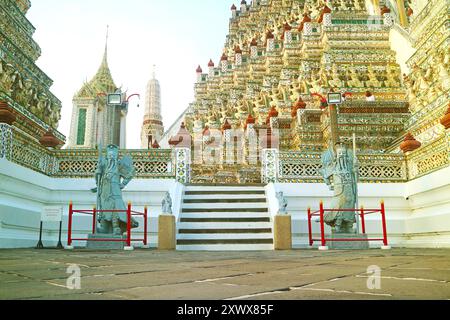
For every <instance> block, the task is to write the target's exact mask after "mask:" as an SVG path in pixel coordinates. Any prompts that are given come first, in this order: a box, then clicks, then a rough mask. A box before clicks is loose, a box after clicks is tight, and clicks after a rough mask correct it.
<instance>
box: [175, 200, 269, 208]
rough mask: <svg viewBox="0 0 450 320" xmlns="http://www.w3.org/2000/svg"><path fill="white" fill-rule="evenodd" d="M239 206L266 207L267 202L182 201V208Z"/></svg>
mask: <svg viewBox="0 0 450 320" xmlns="http://www.w3.org/2000/svg"><path fill="white" fill-rule="evenodd" d="M230 207H231V208H241V209H267V208H268V206H267V203H266V202H265V201H264V202H256V203H252V202H240V203H233V204H229V203H223V202H217V203H183V204H182V207H181V208H182V209H227V208H230Z"/></svg>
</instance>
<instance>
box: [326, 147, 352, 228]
mask: <svg viewBox="0 0 450 320" xmlns="http://www.w3.org/2000/svg"><path fill="white" fill-rule="evenodd" d="M322 166H323V169H322V175H323V178H324V180H325V183H326V184H327V185H328V186H329V187H330V189H331V190H332V191H334V195H333V200H332V206H331V208H332V209H335V210H344V209H355V205H356V199H357V196H358V195H357V191H356V190H357V175H356V173H357V172H358V165H357V164H356V166H355V163H354V156H353V153H352V152H351V151H350V150H348V149H347V147H346V146H345V145H344V144H336V152H334V150H328V151H326V152H325V153H324V154H323V155H322ZM324 221H325V223H326V224H328V225H329V226H331V227H332V228H333V232H336V233H351V232H352V229H353V224H354V223H355V222H356V218H355V212H354V211H352V212H345V211H336V212H326V213H325V216H324Z"/></svg>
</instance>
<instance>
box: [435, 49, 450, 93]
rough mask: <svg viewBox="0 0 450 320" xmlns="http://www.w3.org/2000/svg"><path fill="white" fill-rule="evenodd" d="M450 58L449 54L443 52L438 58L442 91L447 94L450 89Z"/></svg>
mask: <svg viewBox="0 0 450 320" xmlns="http://www.w3.org/2000/svg"><path fill="white" fill-rule="evenodd" d="M448 56H449V55H448V53H444V52H441V53H440V54H439V56H438V58H437V69H438V72H439V77H440V80H441V89H442V91H443V92H446V91H447V90H449V89H450V76H449V74H448V69H449V67H450V65H449V63H448V59H449V58H448Z"/></svg>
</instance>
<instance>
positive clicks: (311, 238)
mask: <svg viewBox="0 0 450 320" xmlns="http://www.w3.org/2000/svg"><path fill="white" fill-rule="evenodd" d="M308 231H309V245H310V246H312V245H313V244H314V242H313V237H312V225H311V208H308Z"/></svg>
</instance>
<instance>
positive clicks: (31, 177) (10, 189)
mask: <svg viewBox="0 0 450 320" xmlns="http://www.w3.org/2000/svg"><path fill="white" fill-rule="evenodd" d="M93 187H95V181H94V179H93V178H92V179H55V178H50V177H47V176H45V175H42V174H39V173H37V172H34V171H32V170H29V169H26V168H23V167H21V166H18V165H16V164H14V163H11V162H9V161H7V160H4V159H0V248H20V247H33V246H35V245H36V243H37V240H38V235H39V234H38V232H39V222H40V212H41V210H42V208H43V207H44V206H53V205H58V206H59V205H61V206H63V208H64V218H63V236H62V239H63V244H66V242H67V232H66V231H67V214H68V206H69V202H70V201H73V203H74V209H92V207H93V206H94V205H95V203H96V196H95V194H93V193H91V192H90V191H89V190H90V189H91V188H93ZM167 191H169V192H170V193H171V194H172V196H173V197H175V196H176V194H179V192H180V187H179V184H178V183H177V182H175V180H165V179H161V180H157V179H135V180H132V181H131V182H130V184H129V185H128V186H127V188H126V189H125V191H124V200H125V201H126V202H128V201H131V203H132V204H133V209H135V210H137V211H143V210H144V206H148V212H149V226H148V231H149V241H150V245H151V246H153V247H155V246H156V245H157V230H158V216H159V215H160V213H161V202H162V199H163V197H164V195H165V193H166V192H167ZM178 198H179V196H178ZM175 200H176V199H174V201H173V202H174V210H175V212H174V213H176V210H178V208H179V207H180V205H179V204H178V203H177V202H176V201H175ZM178 200H180V199H178ZM138 220H139V221H140V227H139V228H138V229H134V230H135V232H136V236H137V237H139V235H140V234H142V231H143V220H142V218H138ZM58 228H59V224H57V223H51V224H45V225H44V231H45V232H44V233H43V242H44V246H45V245H48V246H55V245H56V243H57V239H58ZM91 228H92V222H91V219H90V218H89V217H87V216H86V217H83V216H81V217H77V218H76V220H75V222H74V232H75V234H74V236H77V237H78V236H81V237H85V236H86V235H87V234H88V233H90V230H91ZM78 244H80V245H84V243H82V242H81V243H75V245H78ZM136 245H137V246H138V245H139V244H136Z"/></svg>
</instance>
